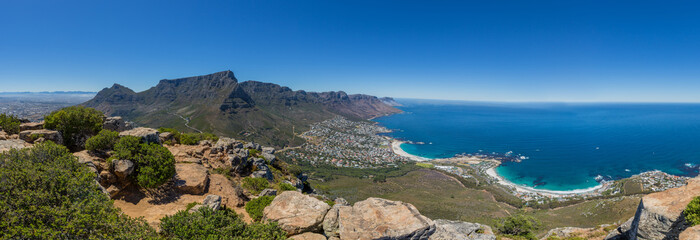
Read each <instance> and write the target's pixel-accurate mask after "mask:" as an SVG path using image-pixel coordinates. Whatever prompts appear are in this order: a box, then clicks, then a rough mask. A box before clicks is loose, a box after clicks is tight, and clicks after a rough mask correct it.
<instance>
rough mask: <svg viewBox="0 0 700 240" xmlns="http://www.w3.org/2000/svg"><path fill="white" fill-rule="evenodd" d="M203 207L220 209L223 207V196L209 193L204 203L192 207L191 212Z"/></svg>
mask: <svg viewBox="0 0 700 240" xmlns="http://www.w3.org/2000/svg"><path fill="white" fill-rule="evenodd" d="M202 207H208V208H211V210H214V211H217V210H219V208H221V196H219V195H213V194H209V195H207V197H206V198H204V201H202V204H197V205H195V206H194V207H192V208H190V211H189V212H194V211H197V210H198V209H199V208H202Z"/></svg>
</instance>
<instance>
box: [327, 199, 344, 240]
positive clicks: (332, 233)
mask: <svg viewBox="0 0 700 240" xmlns="http://www.w3.org/2000/svg"><path fill="white" fill-rule="evenodd" d="M343 206H348V202H347V201H345V199H342V198H338V199H335V204H334V205H333V207H331V209H330V210H328V213H326V217H324V218H323V232H324V233H325V234H326V236H328V237H331V238H340V233H339V230H340V229H338V228H339V226H338V213H339V210H340V207H343Z"/></svg>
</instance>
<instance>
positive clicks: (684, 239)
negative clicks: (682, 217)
mask: <svg viewBox="0 0 700 240" xmlns="http://www.w3.org/2000/svg"><path fill="white" fill-rule="evenodd" d="M678 239H679V240H700V225H696V226H693V227H691V228H688V229H686V230H685V231H683V232H682V233H681V235H679V236H678Z"/></svg>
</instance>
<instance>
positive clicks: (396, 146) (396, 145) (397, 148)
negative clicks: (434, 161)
mask: <svg viewBox="0 0 700 240" xmlns="http://www.w3.org/2000/svg"><path fill="white" fill-rule="evenodd" d="M404 143H405V142H403V141H399V140H393V141H392V142H391V150H392V151H394V153H395V154H396V155H399V156H402V157H407V158H409V159H411V160H413V161H417V162H423V161H430V160H431V159H429V158H424V157H419V156H416V155H412V154H409V153H407V152H405V151H404V150H403V149H401V144H404Z"/></svg>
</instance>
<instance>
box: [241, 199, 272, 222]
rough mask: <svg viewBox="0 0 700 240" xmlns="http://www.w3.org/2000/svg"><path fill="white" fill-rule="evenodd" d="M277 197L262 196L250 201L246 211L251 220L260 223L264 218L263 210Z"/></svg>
mask: <svg viewBox="0 0 700 240" xmlns="http://www.w3.org/2000/svg"><path fill="white" fill-rule="evenodd" d="M273 199H275V196H262V197H258V198H255V199H253V200H250V202H248V203H246V204H245V211H246V212H248V215H250V218H252V219H253V220H255V221H260V219H262V216H263V209H265V207H267V206H269V205H270V203H271V202H272V200H273Z"/></svg>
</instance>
